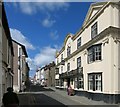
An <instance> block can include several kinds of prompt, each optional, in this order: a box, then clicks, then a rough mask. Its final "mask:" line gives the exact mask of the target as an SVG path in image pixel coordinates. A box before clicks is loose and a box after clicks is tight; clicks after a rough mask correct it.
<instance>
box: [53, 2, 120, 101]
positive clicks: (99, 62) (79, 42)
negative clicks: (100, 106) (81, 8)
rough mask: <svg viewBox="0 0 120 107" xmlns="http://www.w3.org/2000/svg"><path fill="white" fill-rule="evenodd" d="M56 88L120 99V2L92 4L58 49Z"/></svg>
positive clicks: (87, 95)
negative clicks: (76, 28)
mask: <svg viewBox="0 0 120 107" xmlns="http://www.w3.org/2000/svg"><path fill="white" fill-rule="evenodd" d="M55 79H56V88H60V89H65V88H67V87H68V86H69V85H71V87H72V88H73V89H74V90H75V93H76V94H78V95H80V96H85V97H88V98H89V99H92V100H103V101H104V102H108V103H118V102H120V3H119V2H98V3H93V4H91V6H90V8H89V10H88V13H87V15H86V18H85V20H84V23H83V25H82V27H81V29H80V30H79V31H78V32H77V33H76V34H74V35H73V34H68V35H67V36H66V38H65V40H64V46H63V47H62V49H61V50H60V51H59V52H57V53H56V75H55Z"/></svg>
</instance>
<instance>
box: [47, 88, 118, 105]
mask: <svg viewBox="0 0 120 107" xmlns="http://www.w3.org/2000/svg"><path fill="white" fill-rule="evenodd" d="M45 88H47V89H52V90H54V91H55V92H57V93H58V94H60V95H62V96H64V97H65V98H66V99H71V100H73V101H75V102H77V103H80V105H81V104H82V105H108V106H109V107H110V106H111V107H113V106H115V107H120V104H108V103H105V102H104V101H94V100H91V99H88V98H87V97H84V96H78V95H74V96H69V95H67V92H66V90H60V89H56V88H55V87H45Z"/></svg>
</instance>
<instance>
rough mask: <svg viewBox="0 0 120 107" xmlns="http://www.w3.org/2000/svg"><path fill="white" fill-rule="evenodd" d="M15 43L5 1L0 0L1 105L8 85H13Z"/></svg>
mask: <svg viewBox="0 0 120 107" xmlns="http://www.w3.org/2000/svg"><path fill="white" fill-rule="evenodd" d="M13 56H14V52H13V45H12V39H11V35H10V31H9V26H8V22H7V18H6V13H5V9H4V5H3V3H2V2H1V1H0V106H1V102H2V97H3V94H4V93H5V92H6V90H7V87H12V86H13V75H14V73H13Z"/></svg>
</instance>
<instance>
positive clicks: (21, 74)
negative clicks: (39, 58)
mask: <svg viewBox="0 0 120 107" xmlns="http://www.w3.org/2000/svg"><path fill="white" fill-rule="evenodd" d="M12 43H13V48H14V66H13V71H14V78H13V88H14V90H15V91H17V92H19V91H22V90H23V83H24V82H25V78H26V73H27V71H26V66H27V65H26V58H27V57H28V55H27V52H26V48H25V46H24V45H22V44H20V43H18V42H16V41H15V40H12Z"/></svg>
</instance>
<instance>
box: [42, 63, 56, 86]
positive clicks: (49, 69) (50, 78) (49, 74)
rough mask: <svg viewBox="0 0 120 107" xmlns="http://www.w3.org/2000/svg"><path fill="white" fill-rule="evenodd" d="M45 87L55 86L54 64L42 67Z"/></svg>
mask: <svg viewBox="0 0 120 107" xmlns="http://www.w3.org/2000/svg"><path fill="white" fill-rule="evenodd" d="M44 71H45V78H46V85H47V86H53V87H54V86H55V62H52V63H49V64H48V65H45V67H44Z"/></svg>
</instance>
